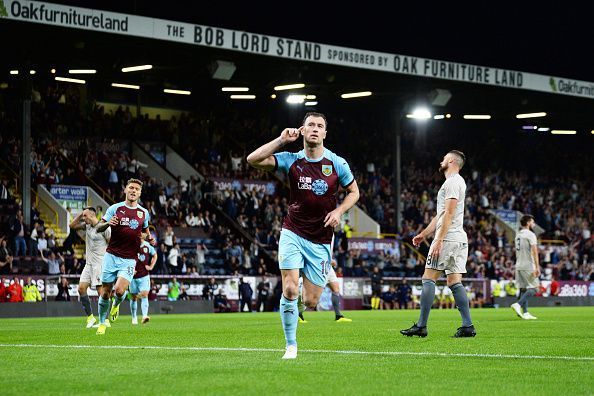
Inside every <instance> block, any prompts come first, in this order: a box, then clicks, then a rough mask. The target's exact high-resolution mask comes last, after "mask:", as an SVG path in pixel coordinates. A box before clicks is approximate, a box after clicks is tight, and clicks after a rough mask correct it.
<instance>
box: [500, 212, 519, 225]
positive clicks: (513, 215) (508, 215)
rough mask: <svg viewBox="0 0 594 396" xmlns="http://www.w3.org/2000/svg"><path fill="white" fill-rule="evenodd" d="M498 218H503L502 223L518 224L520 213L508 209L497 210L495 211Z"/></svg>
mask: <svg viewBox="0 0 594 396" xmlns="http://www.w3.org/2000/svg"><path fill="white" fill-rule="evenodd" d="M495 213H496V214H497V216H499V217H500V218H501V220H502V221H505V222H508V223H517V222H518V212H516V211H515V210H507V209H497V210H495Z"/></svg>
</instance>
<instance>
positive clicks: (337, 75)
mask: <svg viewBox="0 0 594 396" xmlns="http://www.w3.org/2000/svg"><path fill="white" fill-rule="evenodd" d="M5 3H8V1H5ZM61 3H63V4H68V5H72V6H81V5H80V4H81V3H83V2H74V1H64V2H61ZM211 6H212V8H211ZM84 7H87V8H96V9H101V10H109V11H115V12H122V13H127V14H135V15H145V16H149V17H157V18H161V19H172V20H177V21H187V22H191V23H200V24H204V25H210V26H215V27H223V28H230V29H234V30H244V29H245V30H249V31H251V32H256V33H262V34H269V35H275V36H279V37H291V38H295V39H300V40H306V41H313V42H319V43H330V44H333V45H338V46H342V47H354V48H361V49H365V50H372V51H382V52H391V53H400V54H407V55H412V56H425V57H431V58H437V59H442V60H446V61H455V62H469V63H473V64H481V65H488V66H492V67H501V68H509V69H514V70H522V71H527V72H533V73H546V74H552V75H557V76H563V77H568V78H574V79H584V80H588V81H594V75H593V74H592V73H593V72H592V70H594V67H593V66H594V65H592V62H594V60H593V59H592V58H591V57H588V56H583V55H580V54H581V52H579V51H577V50H576V49H577V48H579V46H580V40H581V39H582V38H583V39H584V40H585V38H586V37H588V35H587V34H586V32H585V31H584V32H582V31H580V26H581V25H580V24H572V25H565V27H564V28H563V29H565V31H566V33H568V32H567V30H571V29H570V28H569V26H573V27H574V29H573V30H572V31H571V32H569V33H573V34H574V35H571V34H569V35H567V34H566V35H565V36H564V38H563V39H561V38H560V36H558V35H557V33H556V31H557V30H558V29H560V27H559V26H556V27H555V28H553V25H551V24H548V25H547V24H546V23H545V22H546V20H545V19H543V17H539V16H535V15H532V16H531V17H530V18H527V19H524V15H521V13H520V15H518V13H517V11H516V13H511V14H509V13H508V12H507V10H503V11H501V12H497V11H495V12H493V13H490V18H488V19H485V18H467V17H464V18H467V20H466V21H465V24H464V25H461V24H459V22H460V17H459V15H458V18H454V19H450V18H449V16H450V14H453V12H450V13H440V12H436V13H431V14H424V13H421V14H415V11H414V10H412V9H410V8H408V9H403V10H402V13H401V14H399V15H393V14H387V13H385V12H384V11H385V10H382V9H381V8H372V7H368V8H366V9H364V10H361V13H359V10H357V12H356V13H354V12H353V11H352V10H350V9H342V8H333V9H332V10H327V9H325V7H327V6H317V7H307V5H305V6H302V5H301V3H300V5H299V6H294V8H293V9H292V10H291V9H287V10H286V11H283V12H279V11H272V9H271V8H266V7H262V8H261V9H259V10H256V11H257V12H255V13H254V10H251V11H250V12H251V13H250V14H248V13H247V9H246V5H245V4H227V3H225V5H214V4H213V5H210V4H209V6H208V8H209V9H208V12H205V11H206V10H204V9H202V8H193V7H191V6H188V5H186V4H183V3H175V2H173V3H171V2H168V3H167V6H163V3H159V6H156V5H154V3H153V4H149V2H139V3H137V2H111V3H110V2H98V1H87V2H84ZM223 7H224V8H229V7H231V8H235V9H234V10H231V11H230V10H226V11H223V10H222V8H223ZM250 7H251V6H250ZM437 11H439V10H437ZM453 11H455V10H453ZM345 14H347V15H345ZM238 15H242V17H240V16H238ZM245 15H254V17H251V16H250V17H243V16H245ZM504 24H505V26H506V29H505V30H503V29H498V30H497V31H496V33H493V32H495V28H496V27H501V26H502V25H504ZM2 25H4V26H3V27H2V30H3V31H9V32H10V33H11V38H12V39H11V40H5V41H4V42H3V44H4V51H5V53H9V54H10V55H11V56H10V57H3V60H2V61H0V68H1V69H0V82H9V83H11V82H12V81H16V80H17V78H23V77H22V75H23V73H24V74H26V73H27V71H28V70H36V71H37V74H36V75H35V76H34V77H33V78H40V79H42V78H52V77H53V75H51V74H50V69H52V68H55V69H56V70H57V72H56V75H61V76H64V77H77V76H73V75H70V74H68V73H67V71H68V70H69V69H96V70H97V73H96V74H93V75H89V76H85V77H84V78H85V79H86V80H87V82H88V86H89V88H90V90H91V91H92V93H93V94H94V95H96V97H99V98H103V99H105V100H111V101H121V102H130V103H134V102H136V100H135V99H134V98H135V95H136V93H131V92H128V91H127V90H122V89H118V88H113V87H111V83H113V82H118V83H127V84H135V85H140V86H141V87H142V88H141V95H142V99H143V101H144V102H145V103H147V102H148V103H150V104H154V105H163V106H174V107H192V106H195V105H196V104H197V103H212V102H215V103H216V102H217V101H221V102H222V101H228V100H229V97H228V93H223V92H221V87H222V86H246V87H249V88H250V91H249V93H250V94H255V95H256V96H257V101H269V100H270V95H271V94H272V93H274V92H275V91H274V89H273V87H274V86H276V85H279V84H282V83H297V82H302V83H304V84H306V87H305V88H304V89H303V90H300V91H299V92H300V93H304V94H310V95H316V100H317V101H318V102H319V104H320V106H322V105H324V104H327V103H330V102H332V103H335V104H336V103H341V101H342V99H340V94H342V93H345V92H356V91H371V92H373V96H372V98H370V99H365V98H363V99H356V100H358V101H359V102H358V103H361V104H362V105H363V103H365V101H369V102H367V103H376V104H377V103H378V102H379V101H381V102H382V103H383V104H384V105H386V104H388V105H389V106H392V105H393V106H395V107H397V106H400V105H402V104H403V103H405V102H407V103H408V104H414V103H417V102H419V103H420V102H428V100H427V96H428V94H429V92H431V91H433V90H435V89H446V90H449V91H450V92H451V94H452V98H451V100H450V101H449V102H448V103H447V105H446V106H445V107H443V108H436V109H435V111H434V112H438V113H452V114H455V115H456V116H460V117H461V115H462V114H491V115H493V119H494V120H497V119H499V120H503V119H505V120H506V121H509V125H513V126H516V127H518V128H520V127H521V126H522V125H524V124H530V123H529V122H523V121H522V120H517V119H516V118H515V115H516V114H518V113H531V112H541V111H544V112H547V117H546V122H544V121H541V120H539V121H541V123H540V124H539V126H546V127H551V128H560V129H581V130H582V131H588V133H589V131H590V130H592V129H594V115H592V112H591V108H592V105H593V104H594V102H592V99H586V98H577V97H571V96H565V95H556V94H547V93H541V92H533V91H527V90H520V89H513V88H499V87H493V86H486V85H476V84H469V83H464V82H458V81H449V80H442V79H435V78H423V77H416V76H411V75H406V74H395V73H386V72H380V71H370V70H361V69H357V68H351V67H343V66H335V65H328V64H321V63H314V62H304V61H295V60H291V59H284V58H277V57H270V56H261V55H254V54H250V53H246V52H241V51H229V50H224V49H218V48H210V47H204V46H195V45H188V44H182V43H175V42H170V41H162V40H154V39H146V38H139V37H130V36H122V35H116V34H108V33H98V32H94V31H89V30H80V29H76V30H74V29H71V28H61V27H54V26H47V25H40V24H31V23H27V22H20V21H9V20H6V19H2V20H1V21H0V26H2ZM583 29H584V30H585V26H584V28H583ZM488 31H490V32H491V33H490V34H486V33H485V32H488ZM582 33H583V34H582ZM585 48H587V47H585ZM545 49H547V50H548V52H544V50H545ZM536 53H538V56H537V55H536ZM216 60H224V61H229V62H233V64H234V65H235V66H236V71H235V73H234V74H233V77H232V78H231V80H230V81H223V80H216V79H212V78H211V72H212V70H211V69H210V67H211V66H212V64H213V62H214V61H216ZM141 64H151V65H153V66H154V67H153V68H152V69H151V70H146V71H141V72H135V73H122V71H121V68H122V67H125V66H132V65H141ZM13 69H21V70H22V72H21V75H20V77H17V76H11V75H9V70H13ZM77 78H81V77H80V76H78V77H77ZM163 88H174V89H186V90H191V91H192V95H191V97H178V96H177V95H176V96H175V97H173V96H172V95H167V94H164V93H163ZM592 89H594V88H592ZM279 96H280V95H279Z"/></svg>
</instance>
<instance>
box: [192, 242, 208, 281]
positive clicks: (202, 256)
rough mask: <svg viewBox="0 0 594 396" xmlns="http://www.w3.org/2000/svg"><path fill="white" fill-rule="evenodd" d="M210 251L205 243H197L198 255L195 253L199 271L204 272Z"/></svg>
mask: <svg viewBox="0 0 594 396" xmlns="http://www.w3.org/2000/svg"><path fill="white" fill-rule="evenodd" d="M207 253H208V248H207V247H206V245H205V244H204V243H198V244H196V255H195V264H196V269H197V271H198V273H200V274H202V273H204V265H205V264H206V254H207Z"/></svg>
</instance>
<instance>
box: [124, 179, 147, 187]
mask: <svg viewBox="0 0 594 396" xmlns="http://www.w3.org/2000/svg"><path fill="white" fill-rule="evenodd" d="M130 183H136V184H138V185H139V186H140V188H142V184H143V183H142V181H140V180H138V179H134V178H131V179H128V181H127V182H126V187H128V184H130Z"/></svg>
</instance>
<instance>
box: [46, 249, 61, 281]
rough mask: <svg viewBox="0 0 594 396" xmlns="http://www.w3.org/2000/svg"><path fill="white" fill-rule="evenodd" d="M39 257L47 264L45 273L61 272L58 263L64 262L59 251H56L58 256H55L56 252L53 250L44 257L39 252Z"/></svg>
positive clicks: (54, 273) (56, 273)
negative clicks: (47, 256)
mask: <svg viewBox="0 0 594 396" xmlns="http://www.w3.org/2000/svg"><path fill="white" fill-rule="evenodd" d="M40 252H41V251H40ZM41 259H42V260H43V261H44V262H45V263H46V264H47V273H48V274H49V275H59V274H60V273H61V271H60V265H61V264H63V263H64V257H63V256H62V254H61V253H58V258H56V253H54V252H50V254H49V258H45V256H44V255H43V253H41ZM64 279H66V278H64Z"/></svg>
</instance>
